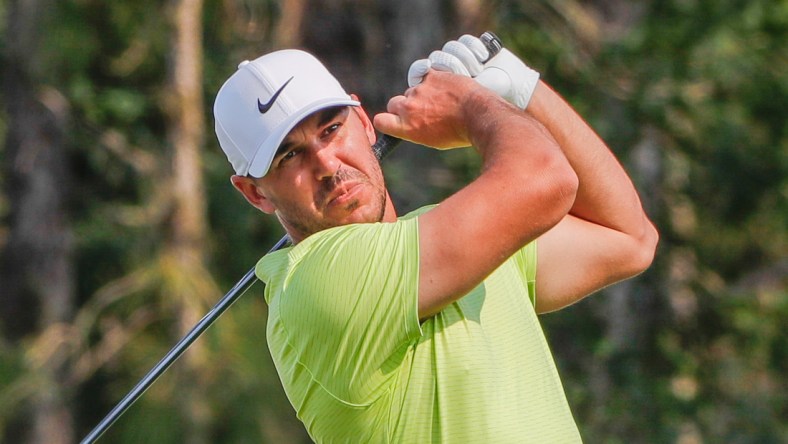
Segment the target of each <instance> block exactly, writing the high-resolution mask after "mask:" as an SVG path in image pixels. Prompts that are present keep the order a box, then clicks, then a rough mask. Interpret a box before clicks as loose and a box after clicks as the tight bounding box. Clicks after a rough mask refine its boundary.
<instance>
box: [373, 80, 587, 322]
mask: <svg viewBox="0 0 788 444" xmlns="http://www.w3.org/2000/svg"><path fill="white" fill-rule="evenodd" d="M375 126H376V127H377V128H378V129H379V130H381V131H383V132H385V133H388V134H392V135H394V136H397V137H401V138H405V139H408V140H412V141H414V142H417V143H420V144H424V145H428V146H433V147H437V148H452V147H458V146H467V145H473V146H474V147H476V148H477V150H478V151H479V153H480V155H481V158H482V171H481V174H480V175H479V177H478V178H477V179H476V180H474V181H473V182H472V183H470V184H469V185H467V186H466V187H465V188H463V189H462V190H460V191H458V192H457V193H455V194H454V195H452V196H451V197H449V198H448V199H446V200H445V201H444V202H442V203H441V204H440V205H439V206H437V207H436V208H435V209H433V210H431V211H429V212H427V213H425V214H423V215H422V216H421V217H420V218H419V251H420V268H419V315H420V317H421V318H425V317H428V316H431V315H433V314H435V313H437V312H438V311H440V309H442V308H443V307H445V306H446V305H448V304H449V303H451V302H452V301H454V300H456V299H458V298H459V297H461V296H462V295H464V294H465V293H467V292H468V291H470V290H471V289H472V288H473V287H475V286H476V285H478V284H479V283H480V282H481V281H482V280H483V279H484V278H485V277H486V276H487V275H489V274H490V273H491V272H492V271H493V270H495V269H496V268H497V267H498V266H499V265H501V264H502V263H503V262H504V261H505V260H506V259H507V258H508V257H510V256H511V255H512V254H513V253H514V252H515V251H517V250H518V249H519V248H521V247H522V246H524V245H525V244H527V243H528V242H530V241H532V240H534V239H536V238H537V237H538V236H540V235H542V234H543V233H545V232H546V231H548V230H549V229H550V228H552V227H553V226H555V225H556V224H557V223H558V222H559V221H561V220H562V219H563V218H564V217H565V216H566V214H567V212H568V211H569V209H570V208H571V206H572V204H573V202H574V199H575V191H576V187H577V176H576V175H575V173H574V172H573V171H572V169H571V167H570V165H569V163H568V162H567V160H566V158H565V157H564V155H563V154H562V152H561V150H560V149H559V147H558V144H557V143H556V141H555V140H554V139H553V138H552V137H551V136H550V134H549V133H548V132H547V131H545V129H544V128H543V127H542V126H541V125H540V124H539V123H538V122H537V121H536V119H535V118H534V117H533V116H529V115H527V114H525V113H523V112H522V111H520V110H519V109H517V108H516V107H514V106H512V105H510V104H508V103H506V102H505V101H504V100H502V99H501V98H500V97H498V96H497V95H496V94H494V93H492V92H490V91H489V90H487V89H485V88H483V87H480V86H479V84H477V83H476V82H475V81H473V80H471V79H469V78H467V77H462V76H457V75H454V74H449V73H444V72H438V71H430V72H429V74H427V76H426V77H425V78H424V81H423V83H421V84H420V85H418V86H416V87H414V88H411V89H409V90H408V91H407V92H406V93H405V95H404V96H398V97H395V98H393V99H392V100H391V101H390V102H389V106H388V113H383V114H379V115H377V116H376V117H375Z"/></svg>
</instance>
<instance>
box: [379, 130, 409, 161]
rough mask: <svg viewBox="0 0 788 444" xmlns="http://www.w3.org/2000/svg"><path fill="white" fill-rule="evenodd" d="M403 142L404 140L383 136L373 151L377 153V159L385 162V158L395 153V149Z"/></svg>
mask: <svg viewBox="0 0 788 444" xmlns="http://www.w3.org/2000/svg"><path fill="white" fill-rule="evenodd" d="M401 142H402V139H399V138H397V137H394V136H389V135H388V134H381V135H380V137H379V138H378V141H377V142H375V144H374V145H372V151H374V152H375V157H377V158H378V160H383V158H385V157H386V156H388V155H389V154H391V152H392V151H394V148H396V147H397V145H399V144H400V143H401Z"/></svg>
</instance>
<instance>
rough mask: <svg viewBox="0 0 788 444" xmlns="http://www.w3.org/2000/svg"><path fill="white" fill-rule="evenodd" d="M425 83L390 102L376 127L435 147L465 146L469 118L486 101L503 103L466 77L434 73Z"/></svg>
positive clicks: (376, 120)
mask: <svg viewBox="0 0 788 444" xmlns="http://www.w3.org/2000/svg"><path fill="white" fill-rule="evenodd" d="M422 80H423V81H422V82H421V83H420V84H419V85H417V86H414V87H411V88H408V89H407V90H406V91H405V93H404V94H403V95H401V96H395V97H392V98H391V100H389V103H388V106H387V108H386V111H387V112H385V113H380V114H378V115H376V116H375V118H374V125H375V128H377V129H378V130H379V131H381V132H383V133H386V134H390V135H392V136H395V137H398V138H400V139H405V140H410V141H412V142H416V143H418V144H421V145H426V146H430V147H433V148H438V149H449V148H459V147H465V146H469V145H470V141H469V136H468V129H467V127H468V119H471V118H474V116H475V115H476V114H477V113H478V112H479V110H480V109H484V106H483V103H484V101H485V100H491V101H496V102H497V101H500V102H502V100H501V99H500V98H499V97H497V96H495V95H494V94H492V93H491V92H490V91H488V90H487V89H485V88H482V87H480V85H479V84H478V83H476V82H474V81H472V80H471V79H470V78H468V77H467V76H465V77H460V76H456V75H454V74H452V73H447V72H439V71H436V70H432V71H430V72H429V74H428V75H426V76H425V77H424V78H423V79H422ZM507 106H508V105H507Z"/></svg>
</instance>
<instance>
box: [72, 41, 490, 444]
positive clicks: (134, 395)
mask: <svg viewBox="0 0 788 444" xmlns="http://www.w3.org/2000/svg"><path fill="white" fill-rule="evenodd" d="M480 40H481V41H482V43H484V45H485V47H486V48H487V50H488V51H489V54H490V55H489V57H488V60H489V58H492V57H493V56H495V55H496V54H497V53H498V52H499V51H500V50H501V48H502V44H501V41H500V39H499V38H498V37H497V36H496V35H495V34H493V33H492V32H489V31H487V32H485V33H484V34H482V35H481V36H480ZM401 141H402V140H401V139H398V138H396V137H392V136H389V135H387V134H383V135H381V137H380V138H378V140H377V142H376V143H375V145H374V146H373V147H372V149H373V151H374V152H375V156H376V157H377V158H378V160H382V159H383V158H384V157H386V156H387V155H389V154H390V153H391V152H392V151H393V150H394V148H396V147H397V145H399V143H400V142H401ZM289 243H290V239H289V237H288V236H287V235H285V236H284V237H282V239H280V240H279V242H277V243H276V244H275V245H274V246H273V247H272V248H271V249H270V250H269V251H268V253H266V254H269V253H272V252H274V251H277V250H280V249H281V248H283V247H285V246H286V245H288V244H289ZM255 282H257V277H256V276H255V267H252V268H251V269H250V270H249V271H247V272H246V274H245V275H244V276H243V277H242V278H241V280H239V281H238V282H237V283H236V284H235V285H234V286H233V288H231V289H230V291H228V292H227V293H226V294H225V295H224V296H223V297H222V298H221V299H220V300H219V302H217V303H216V305H214V306H213V308H212V309H211V310H210V311H209V312H208V313H207V314H206V315H205V316H203V318H202V319H200V321H199V322H198V323H197V324H196V325H195V326H194V327H193V328H192V329H191V330H190V331H189V332H188V333H187V334H186V335H185V336H184V337H183V338H181V340H180V341H178V343H177V344H175V346H174V347H173V348H172V349H171V350H170V351H169V352H167V354H166V355H165V356H164V357H163V358H162V359H161V360H160V361H159V362H158V363H157V364H156V365H155V366H154V367H153V368H152V369H151V370H150V371H149V372H148V373H147V374H146V375H145V376H144V377H143V378H142V379H141V380H140V381H139V382H138V383H137V385H135V386H134V388H133V389H131V391H130V392H129V393H128V394H126V396H124V397H123V399H121V400H120V402H118V404H117V405H116V406H115V407H114V408H113V409H112V410H111V411H110V412H109V413H108V414H107V416H105V417H104V419H102V420H101V422H100V423H99V424H98V425H97V426H96V427H94V428H93V430H92V431H91V432H90V433H89V434H88V435H87V436H85V438H84V439H82V441H80V443H81V444H91V443H94V442H96V440H97V439H98V438H99V437H101V435H102V434H103V433H104V432H106V431H107V429H109V428H110V427H111V426H112V424H113V423H114V422H115V421H117V419H118V418H120V416H121V415H123V413H124V412H125V411H126V410H128V408H129V407H131V405H132V404H134V402H135V401H137V399H139V398H140V396H142V395H143V394H144V393H145V391H146V390H147V389H148V388H149V387H150V386H151V385H153V383H154V382H156V380H157V379H158V378H159V377H160V376H161V375H162V374H164V372H166V371H167V369H169V368H170V366H171V365H172V364H173V363H174V362H175V361H176V360H177V359H178V358H179V357H180V356H181V355H182V354H183V353H184V352H185V351H186V349H187V348H189V346H190V345H191V344H192V343H193V342H194V341H196V340H197V338H199V337H200V335H202V334H203V332H205V330H207V329H208V327H210V326H211V325H212V324H213V323H214V322H216V320H217V319H218V318H219V317H220V316H221V315H222V314H223V313H224V312H225V311H227V309H228V308H230V306H232V305H233V303H235V301H237V300H238V299H239V298H240V297H241V296H243V294H244V293H245V292H246V290H248V289H249V288H250V287H251V286H252V285H253V284H254V283H255Z"/></svg>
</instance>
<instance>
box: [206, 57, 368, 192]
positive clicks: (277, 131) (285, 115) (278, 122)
mask: <svg viewBox="0 0 788 444" xmlns="http://www.w3.org/2000/svg"><path fill="white" fill-rule="evenodd" d="M342 105H349V106H358V105H359V102H357V101H355V100H353V99H352V98H351V97H350V96H349V95H348V94H347V93H346V92H345V90H344V89H343V88H342V86H341V85H340V84H339V81H337V79H336V78H334V76H333V75H331V73H329V72H328V70H327V69H326V67H325V66H323V64H322V63H320V61H319V60H317V59H316V58H315V57H314V56H312V55H311V54H309V53H307V52H304V51H300V50H294V49H286V50H281V51H276V52H272V53H270V54H266V55H264V56H262V57H260V58H257V59H255V60H252V61H251V62H250V61H248V60H247V61H244V62H241V64H239V65H238V70H237V71H236V72H235V73H234V74H233V75H232V76H230V78H229V79H227V81H226V82H225V83H224V85H222V87H221V89H219V93H218V94H217V95H216V102H214V105H213V114H214V117H215V119H216V136H217V137H218V138H219V145H221V147H222V150H223V151H224V153H225V154H226V155H227V159H228V160H229V161H230V163H231V164H232V165H233V169H234V170H235V173H236V174H238V175H239V176H246V175H250V176H252V177H263V176H265V174H266V173H267V172H268V168H269V167H270V166H271V161H272V160H273V158H274V154H276V151H277V149H279V145H280V144H281V143H282V140H284V138H285V137H286V136H287V134H288V133H289V132H290V130H292V129H293V128H294V127H295V126H296V125H298V123H299V122H300V121H301V120H303V119H304V118H305V117H307V116H309V115H310V114H312V113H314V112H316V111H319V110H321V109H324V108H328V107H332V106H342Z"/></svg>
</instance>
